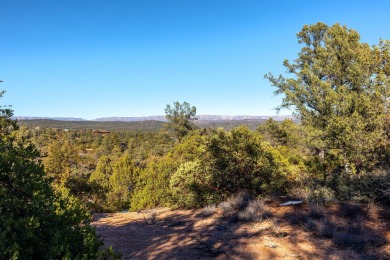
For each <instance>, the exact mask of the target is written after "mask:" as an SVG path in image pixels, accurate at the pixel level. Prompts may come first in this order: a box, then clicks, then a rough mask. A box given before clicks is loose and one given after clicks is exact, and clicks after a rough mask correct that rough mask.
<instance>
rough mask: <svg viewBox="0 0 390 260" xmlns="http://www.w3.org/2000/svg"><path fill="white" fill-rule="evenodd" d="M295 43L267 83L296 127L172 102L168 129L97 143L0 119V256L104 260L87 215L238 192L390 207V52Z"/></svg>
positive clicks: (109, 136) (342, 37)
mask: <svg viewBox="0 0 390 260" xmlns="http://www.w3.org/2000/svg"><path fill="white" fill-rule="evenodd" d="M298 42H299V43H300V44H301V45H302V49H301V51H300V52H299V53H298V56H297V58H296V59H295V60H294V61H288V60H286V61H284V63H283V64H284V66H285V67H286V69H287V74H286V75H280V76H274V75H273V74H267V75H266V76H265V77H266V78H267V79H269V81H270V82H271V83H272V85H273V86H274V87H275V89H276V91H275V93H276V94H280V95H283V102H282V104H281V105H280V107H279V108H280V109H281V108H290V109H292V110H293V111H294V113H295V116H296V117H297V118H299V122H293V121H292V120H290V119H286V120H284V121H283V122H276V121H274V120H272V119H269V120H267V121H265V122H264V123H263V124H260V125H258V126H256V127H257V128H256V129H255V130H254V129H250V128H248V127H247V126H237V127H234V128H232V129H230V128H227V129H223V128H218V127H217V128H215V127H204V126H202V125H199V124H198V125H197V124H195V122H196V108H195V107H194V106H190V104H188V103H186V102H184V103H179V102H175V103H174V104H173V105H172V106H171V105H168V106H167V107H166V108H165V113H166V118H167V120H168V123H166V124H164V125H163V124H162V123H161V124H160V122H154V121H153V122H147V123H140V124H142V127H146V128H143V129H149V130H150V131H139V129H138V127H139V125H134V130H131V131H124V130H123V129H122V130H121V128H122V127H125V126H124V125H123V126H122V125H121V123H119V122H118V123H116V124H117V125H115V128H112V131H111V132H110V133H94V132H92V131H91V130H92V129H86V128H83V127H80V128H79V127H74V129H67V131H65V130H64V129H53V127H54V126H53V125H50V127H45V125H44V124H46V123H47V122H44V124H42V126H41V127H40V128H36V125H28V124H25V125H24V126H22V127H18V126H17V125H16V122H15V121H13V120H11V116H12V111H10V110H9V109H2V110H1V143H0V145H1V150H2V152H1V172H0V194H1V197H2V199H1V202H0V212H1V214H0V218H1V221H0V238H1V239H0V241H1V242H0V258H12V257H16V258H19V257H20V256H22V255H25V256H27V258H28V257H32V258H34V257H38V258H40V257H42V256H44V257H46V256H47V258H61V257H70V258H76V257H80V258H85V259H88V258H93V257H98V254H101V255H103V254H106V256H107V257H108V255H109V254H113V252H108V251H101V250H100V251H99V246H100V245H101V244H100V242H99V240H98V238H97V237H96V235H95V233H94V230H93V229H91V228H90V226H89V225H88V223H87V222H88V221H87V220H88V214H87V212H88V213H99V212H119V211H124V210H126V211H127V210H129V211H140V210H144V209H151V208H154V207H158V206H166V207H170V208H189V209H193V208H202V207H205V206H208V205H217V204H219V203H221V202H223V201H226V200H227V199H228V198H230V197H231V196H233V195H236V194H240V193H242V192H246V193H248V194H250V196H251V197H253V198H265V197H267V196H289V197H293V198H296V199H300V200H303V201H305V202H308V203H320V204H326V203H331V202H336V201H350V200H353V201H358V202H361V203H376V204H378V205H382V206H390V103H389V102H390V87H389V86H390V82H389V80H390V43H389V42H388V41H380V42H379V43H378V45H375V46H369V45H368V44H366V43H363V42H361V41H360V36H359V34H358V33H357V32H356V31H355V30H353V29H349V28H347V27H345V26H341V25H339V24H334V25H332V26H328V25H325V24H323V23H317V24H314V25H306V26H304V27H303V29H302V30H301V31H300V32H299V33H298ZM42 122H43V121H42ZM61 124H62V123H61ZM61 124H60V123H59V122H58V128H64V127H63V125H61ZM75 124H80V122H75ZM123 124H125V123H123ZM91 127H92V126H91ZM99 128H101V126H100V125H93V129H99ZM107 128H108V127H107ZM151 129H152V130H153V131H151ZM110 130H111V129H110ZM15 216H18V217H16V218H15ZM21 234H23V236H22V235H21Z"/></svg>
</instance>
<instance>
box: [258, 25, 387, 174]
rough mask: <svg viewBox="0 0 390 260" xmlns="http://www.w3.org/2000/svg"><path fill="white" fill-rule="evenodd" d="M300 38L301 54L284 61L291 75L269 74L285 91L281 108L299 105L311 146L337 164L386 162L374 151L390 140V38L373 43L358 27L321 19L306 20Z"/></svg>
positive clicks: (351, 167)
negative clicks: (389, 121)
mask: <svg viewBox="0 0 390 260" xmlns="http://www.w3.org/2000/svg"><path fill="white" fill-rule="evenodd" d="M298 42H299V43H300V44H302V45H303V47H302V49H301V52H299V53H298V58H297V59H296V60H294V62H290V61H288V60H285V61H284V66H285V67H286V68H287V72H288V73H289V74H290V75H291V76H290V77H284V76H282V75H280V76H279V77H274V76H273V75H272V74H268V75H266V76H265V77H266V78H267V79H269V80H270V82H271V83H272V85H273V86H275V87H276V88H277V90H276V91H275V93H276V94H284V98H283V103H282V105H281V106H280V107H279V108H294V109H295V112H296V115H297V116H298V117H299V118H300V119H301V122H302V124H303V126H304V127H305V128H306V129H307V130H308V133H309V138H310V140H309V141H310V145H311V147H312V148H314V149H315V151H316V152H317V153H319V154H321V155H323V156H322V157H323V158H325V160H326V159H327V158H329V156H331V157H332V158H333V159H332V160H338V161H339V167H337V166H336V167H333V169H334V170H335V169H339V170H336V171H340V170H341V169H343V171H345V172H348V173H359V172H367V171H369V170H370V169H372V168H373V167H375V166H377V165H378V164H380V163H382V162H383V161H381V160H379V155H378V153H377V152H376V151H379V150H381V149H379V146H381V145H383V144H386V143H388V142H386V140H385V139H386V138H388V137H386V133H385V117H386V116H388V114H389V98H390V95H389V93H390V87H389V80H390V78H389V76H390V43H389V42H388V41H380V42H379V44H378V45H376V46H372V47H370V46H369V45H368V44H367V43H362V42H361V41H360V36H359V34H358V33H357V32H356V31H355V30H353V29H349V28H347V27H346V26H341V25H339V24H334V25H333V26H330V27H329V26H327V25H325V24H323V23H317V24H315V25H305V26H304V27H303V29H302V31H300V32H299V33H298ZM334 170H333V171H334Z"/></svg>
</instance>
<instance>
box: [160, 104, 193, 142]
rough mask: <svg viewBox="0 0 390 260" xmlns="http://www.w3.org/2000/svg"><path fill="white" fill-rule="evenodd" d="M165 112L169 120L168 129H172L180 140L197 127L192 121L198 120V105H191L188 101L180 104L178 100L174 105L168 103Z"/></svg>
mask: <svg viewBox="0 0 390 260" xmlns="http://www.w3.org/2000/svg"><path fill="white" fill-rule="evenodd" d="M165 114H166V116H165V117H166V119H167V120H168V124H167V127H168V129H170V130H172V131H173V132H174V133H175V134H176V137H177V138H178V139H179V140H181V139H182V138H183V137H184V136H186V135H187V134H188V133H189V132H190V131H191V130H194V129H195V128H196V127H195V125H194V124H193V123H192V121H194V120H197V118H196V117H195V116H196V107H194V106H192V107H191V105H190V104H189V103H187V102H183V103H182V104H180V103H179V102H177V101H176V102H174V103H173V107H171V106H170V105H167V106H166V108H165Z"/></svg>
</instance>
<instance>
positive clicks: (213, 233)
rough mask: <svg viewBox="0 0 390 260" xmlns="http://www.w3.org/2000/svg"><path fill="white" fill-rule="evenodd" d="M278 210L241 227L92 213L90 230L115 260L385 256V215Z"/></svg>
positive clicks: (190, 213) (219, 219)
mask: <svg viewBox="0 0 390 260" xmlns="http://www.w3.org/2000/svg"><path fill="white" fill-rule="evenodd" d="M278 205H279V201H274V202H269V203H267V206H268V210H269V212H270V214H269V215H268V216H267V217H266V218H263V220H262V221H256V222H247V223H245V222H240V221H237V220H236V219H234V218H230V217H226V215H223V213H222V211H221V210H220V209H217V210H216V212H215V213H214V214H212V215H211V216H208V217H205V215H204V214H202V210H170V209H168V208H157V209H153V210H145V211H142V212H140V213H137V212H126V213H102V214H95V215H94V221H93V223H92V225H93V226H95V227H96V228H97V231H98V233H99V234H100V235H101V237H102V238H103V240H104V242H105V245H107V246H109V245H112V246H113V248H114V250H116V251H119V252H122V255H123V259H390V243H389V241H390V218H389V216H390V213H389V212H390V211H389V210H386V209H383V208H380V207H377V206H367V205H364V206H362V205H357V204H353V203H343V204H334V205H331V206H327V207H321V208H314V210H313V207H312V206H310V205H297V206H289V207H279V206H278ZM313 211H314V212H313Z"/></svg>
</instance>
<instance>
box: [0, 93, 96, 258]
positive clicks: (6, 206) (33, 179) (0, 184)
mask: <svg viewBox="0 0 390 260" xmlns="http://www.w3.org/2000/svg"><path fill="white" fill-rule="evenodd" d="M2 94H3V93H1V94H0V97H1V96H2ZM11 116H12V111H11V110H9V109H7V108H0V150H1V153H0V197H1V200H0V258H1V259H53V258H54V259H58V258H67V259H93V258H96V257H97V255H98V251H99V247H100V246H101V245H102V242H101V241H100V240H99V239H98V238H97V236H96V234H95V231H94V229H93V228H91V227H90V226H89V225H88V222H87V221H88V215H87V214H86V213H85V212H84V211H83V210H82V209H81V207H80V205H79V204H78V202H77V200H76V199H75V198H73V197H72V196H69V194H67V193H66V192H63V193H61V195H59V194H57V193H55V192H54V190H53V188H52V186H51V184H50V182H49V179H48V178H46V174H45V172H44V168H43V165H42V164H41V163H40V162H39V160H37V159H38V158H39V157H40V153H39V152H38V150H37V149H36V148H35V146H34V145H32V144H30V143H26V142H24V141H23V140H18V139H16V132H15V130H16V129H17V125H16V122H15V121H13V120H12V119H11Z"/></svg>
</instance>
